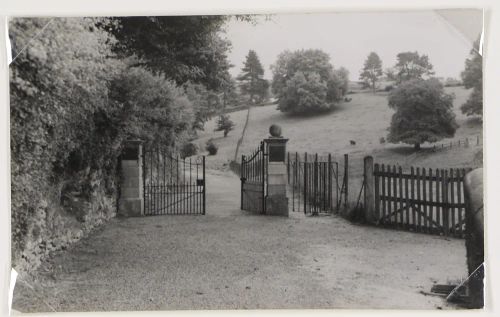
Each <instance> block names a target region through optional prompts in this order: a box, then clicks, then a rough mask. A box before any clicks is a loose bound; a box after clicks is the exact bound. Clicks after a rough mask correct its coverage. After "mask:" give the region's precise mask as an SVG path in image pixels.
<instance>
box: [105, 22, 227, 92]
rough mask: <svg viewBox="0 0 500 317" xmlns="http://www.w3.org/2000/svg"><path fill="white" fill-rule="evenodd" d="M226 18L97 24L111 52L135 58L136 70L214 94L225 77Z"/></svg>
mask: <svg viewBox="0 0 500 317" xmlns="http://www.w3.org/2000/svg"><path fill="white" fill-rule="evenodd" d="M229 18H230V17H229V16H217V15H211V16H160V17H152V16H144V17H116V18H111V19H110V20H109V21H110V22H108V23H101V24H99V26H100V27H102V28H104V29H105V30H107V31H108V32H110V33H111V34H113V35H114V36H115V37H116V39H117V41H116V43H115V45H114V47H113V48H114V52H116V53H117V54H119V55H120V56H121V57H128V56H136V57H137V58H138V59H139V61H138V64H139V65H140V66H145V67H146V68H148V69H149V70H151V71H153V72H155V73H158V72H161V73H163V74H164V75H165V76H166V77H167V79H171V80H174V81H175V82H176V83H177V84H183V83H185V82H187V81H191V82H193V83H201V84H203V85H205V86H206V87H207V88H208V89H210V90H218V89H219V87H220V86H221V83H222V82H223V81H224V80H226V79H227V77H228V76H229V72H228V70H229V67H230V66H231V65H230V63H229V61H228V59H227V52H228V51H229V49H230V43H229V41H227V40H225V39H223V38H222V37H221V35H220V32H221V31H222V28H223V25H224V23H225V22H226V21H227V19H229Z"/></svg>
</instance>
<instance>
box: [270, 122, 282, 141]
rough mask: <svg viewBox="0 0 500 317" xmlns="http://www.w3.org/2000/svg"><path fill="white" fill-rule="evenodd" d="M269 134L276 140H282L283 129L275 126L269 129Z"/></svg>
mask: <svg viewBox="0 0 500 317" xmlns="http://www.w3.org/2000/svg"><path fill="white" fill-rule="evenodd" d="M269 134H271V136H273V137H275V138H281V127H280V126H279V125H277V124H273V125H271V126H270V127H269Z"/></svg>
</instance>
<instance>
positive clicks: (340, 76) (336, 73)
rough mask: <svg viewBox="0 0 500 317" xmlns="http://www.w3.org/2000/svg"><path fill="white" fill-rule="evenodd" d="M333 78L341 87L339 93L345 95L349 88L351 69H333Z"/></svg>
mask: <svg viewBox="0 0 500 317" xmlns="http://www.w3.org/2000/svg"><path fill="white" fill-rule="evenodd" d="M333 78H334V79H333V80H334V82H335V86H336V87H338V89H339V95H340V96H344V95H345V94H346V93H347V91H348V90H349V71H348V70H347V68H345V67H340V68H339V69H334V70H333Z"/></svg>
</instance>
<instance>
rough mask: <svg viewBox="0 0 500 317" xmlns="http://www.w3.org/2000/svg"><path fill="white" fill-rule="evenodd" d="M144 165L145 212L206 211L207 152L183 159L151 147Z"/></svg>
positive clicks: (189, 213) (152, 213)
mask: <svg viewBox="0 0 500 317" xmlns="http://www.w3.org/2000/svg"><path fill="white" fill-rule="evenodd" d="M142 166H143V182H144V184H143V187H144V215H146V216H148V215H192V214H202V215H204V214H205V207H206V203H205V196H206V195H205V193H206V183H205V156H198V157H195V158H191V157H190V158H187V159H186V158H184V159H182V158H179V156H177V157H173V156H171V155H170V154H169V153H167V152H166V151H164V150H160V149H150V150H145V151H144V153H143V165H142Z"/></svg>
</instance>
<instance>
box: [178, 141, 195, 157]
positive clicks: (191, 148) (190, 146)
mask: <svg viewBox="0 0 500 317" xmlns="http://www.w3.org/2000/svg"><path fill="white" fill-rule="evenodd" d="M196 153H198V146H196V144H194V143H191V142H189V143H185V144H184V145H183V146H182V148H181V158H183V159H184V158H186V157H189V156H193V155H196Z"/></svg>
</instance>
